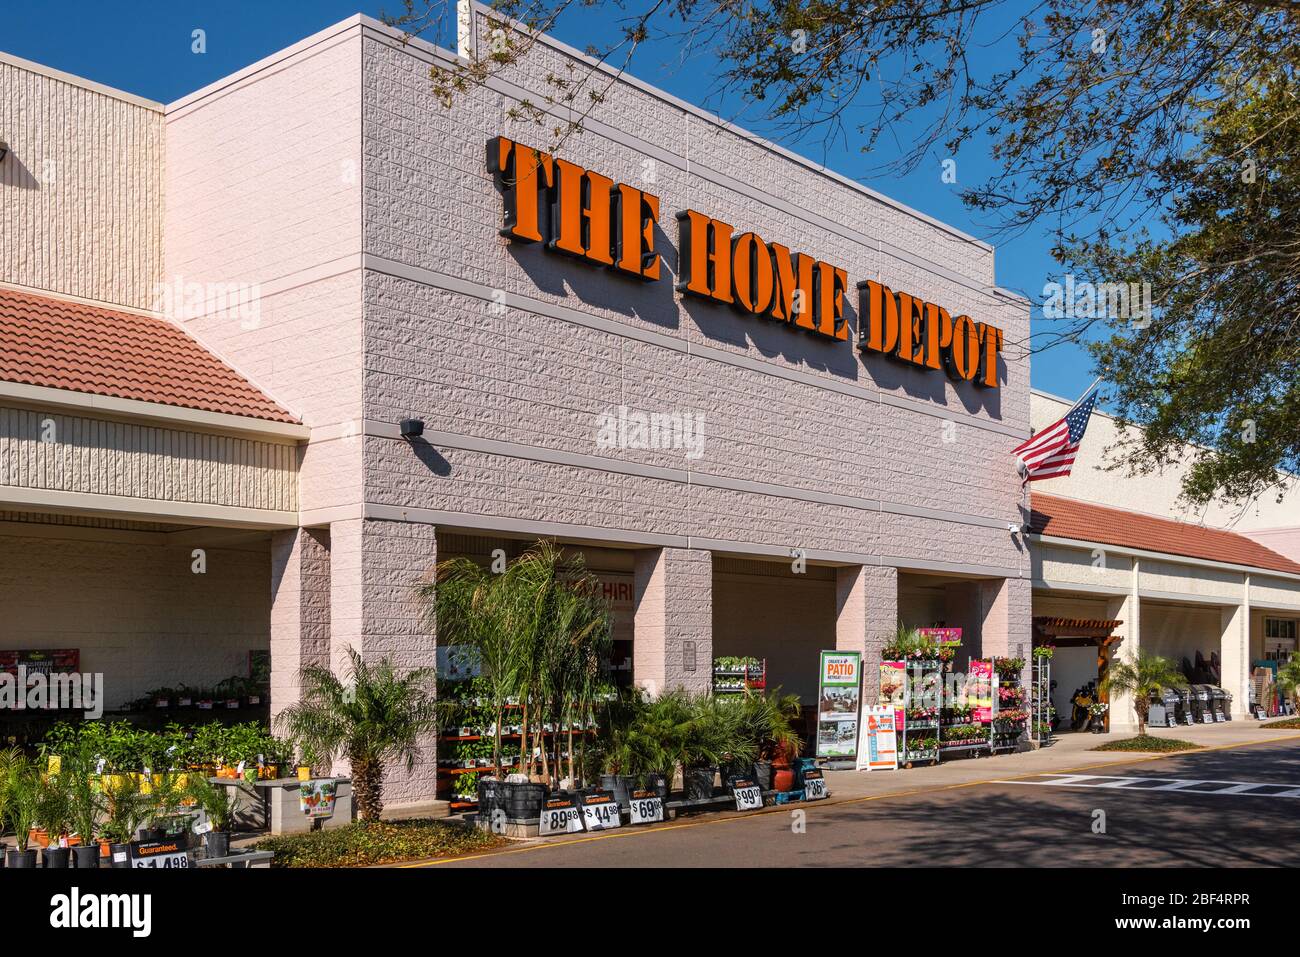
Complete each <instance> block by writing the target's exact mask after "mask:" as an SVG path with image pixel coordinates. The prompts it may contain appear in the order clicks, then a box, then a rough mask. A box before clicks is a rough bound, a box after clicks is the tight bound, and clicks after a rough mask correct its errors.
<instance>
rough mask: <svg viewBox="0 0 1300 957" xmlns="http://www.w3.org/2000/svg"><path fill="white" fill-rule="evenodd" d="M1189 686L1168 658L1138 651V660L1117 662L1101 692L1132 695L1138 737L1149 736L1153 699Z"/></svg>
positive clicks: (1113, 664)
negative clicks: (1148, 726) (1154, 696)
mask: <svg viewBox="0 0 1300 957" xmlns="http://www.w3.org/2000/svg"><path fill="white" fill-rule="evenodd" d="M1186 685H1187V679H1186V678H1184V677H1183V675H1182V672H1180V671H1179V670H1178V669H1177V667H1175V666H1174V663H1173V662H1172V661H1170V660H1169V659H1168V658H1162V657H1160V656H1159V655H1152V654H1148V653H1147V652H1145V651H1140V652H1138V656H1137V660H1136V661H1132V662H1129V661H1114V662H1111V665H1110V668H1109V669H1108V670H1107V671H1106V677H1105V678H1103V679H1102V682H1101V690H1102V691H1103V692H1104V693H1106V694H1107V695H1110V696H1114V695H1130V696H1132V698H1133V710H1134V711H1136V712H1137V719H1138V734H1139V735H1143V734H1146V733H1147V715H1148V714H1150V713H1151V696H1152V695H1157V694H1160V693H1161V692H1162V691H1164V690H1165V689H1166V688H1182V687H1185V686H1186Z"/></svg>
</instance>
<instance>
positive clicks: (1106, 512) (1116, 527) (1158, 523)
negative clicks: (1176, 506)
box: [1029, 492, 1300, 575]
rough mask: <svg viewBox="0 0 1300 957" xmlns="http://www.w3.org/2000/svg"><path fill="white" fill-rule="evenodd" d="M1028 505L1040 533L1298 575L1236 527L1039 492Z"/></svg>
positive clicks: (1291, 564) (1289, 564) (1295, 569)
mask: <svg viewBox="0 0 1300 957" xmlns="http://www.w3.org/2000/svg"><path fill="white" fill-rule="evenodd" d="M1031 506H1032V509H1033V511H1032V514H1031V515H1030V520H1029V525H1030V530H1031V531H1034V532H1038V533H1040V534H1043V535H1052V536H1054V537H1056V538H1072V539H1076V540H1078V541H1083V542H1095V543H1097V544H1099V545H1118V546H1121V547H1123V548H1138V549H1142V550H1144V551H1148V552H1165V553H1166V554H1169V555H1181V556H1184V557H1187V558H1203V559H1208V560H1209V561H1214V562H1225V563H1227V564H1230V565H1249V566H1250V567H1252V568H1263V569H1268V570H1270V571H1279V572H1290V573H1291V574H1293V575H1300V564H1297V563H1296V562H1293V561H1291V559H1289V558H1286V557H1284V556H1282V555H1279V554H1278V553H1277V552H1275V551H1272V550H1270V549H1268V548H1265V547H1264V546H1263V545H1261V544H1259V542H1256V541H1254V540H1253V539H1250V538H1247V537H1246V536H1245V535H1238V534H1237V533H1235V532H1225V531H1220V530H1219V529H1215V528H1205V527H1204V526H1201V525H1189V524H1187V523H1186V522H1176V521H1174V520H1173V519H1169V518H1157V517H1156V516H1154V515H1143V514H1141V513H1139V512H1128V511H1125V510H1124V509H1119V508H1108V507H1107V506H1104V505H1094V504H1092V503H1091V502H1080V501H1078V500H1077V499H1072V498H1058V497H1057V496H1055V495H1043V494H1042V493H1038V492H1036V493H1034V495H1033V498H1032V500H1031Z"/></svg>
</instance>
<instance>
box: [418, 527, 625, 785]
mask: <svg viewBox="0 0 1300 957" xmlns="http://www.w3.org/2000/svg"><path fill="white" fill-rule="evenodd" d="M420 595H421V597H422V598H423V600H424V602H425V604H426V607H427V610H428V616H429V619H430V621H431V623H432V622H434V621H436V623H437V632H438V636H439V641H440V642H444V643H446V644H451V645H464V646H467V647H471V648H474V649H475V650H476V651H477V652H478V655H479V660H480V663H481V667H482V684H481V686H480V687H481V688H482V689H483V691H484V697H485V698H486V699H487V700H488V701H489V703H490V706H491V708H492V711H493V713H494V718H495V724H496V725H497V727H498V729H499V728H500V727H501V725H502V724H503V723H504V721H505V710H506V706H507V705H508V704H509V703H511V702H513V701H517V702H520V703H521V704H522V705H523V708H522V709H521V715H520V718H521V721H522V722H523V723H524V724H525V727H524V734H525V740H529V739H536V736H537V735H538V733H539V731H540V729H541V728H542V727H543V726H545V725H550V726H552V727H558V728H573V727H585V726H586V725H588V724H589V723H590V722H591V721H592V719H593V717H594V713H595V709H596V707H597V704H598V702H599V701H600V700H602V699H603V698H604V697H605V696H606V695H607V693H608V692H609V689H610V686H609V682H608V679H607V676H606V674H605V667H606V663H607V662H608V660H609V654H610V649H611V647H612V633H611V625H610V616H609V606H608V603H607V602H606V601H605V599H604V596H603V592H602V589H601V585H600V581H599V579H597V578H596V577H595V576H594V575H592V574H591V573H590V572H588V571H587V569H586V566H585V565H584V563H583V559H582V557H581V556H580V555H572V556H566V555H565V553H564V551H563V549H561V548H560V547H559V546H557V545H555V544H554V543H553V542H549V541H541V542H538V543H537V544H536V545H535V546H533V547H532V548H530V549H528V551H526V552H524V554H522V555H520V556H519V557H518V558H517V559H515V560H514V561H513V562H511V563H510V564H508V565H507V566H506V567H505V569H504V571H502V572H500V573H499V574H498V573H494V572H493V571H492V570H491V569H490V568H485V567H483V566H482V565H479V564H478V563H476V562H474V561H471V560H469V559H467V558H458V559H452V560H450V561H446V562H443V563H442V564H440V565H439V566H438V571H437V576H436V581H435V582H430V583H428V584H426V585H424V586H422V587H421V589H420ZM562 738H563V735H560V734H556V735H555V736H554V737H553V738H552V739H551V742H550V744H551V748H550V749H543V758H542V763H543V766H544V767H545V768H547V770H549V772H550V776H551V778H552V780H553V781H558V779H559V778H560V777H561V776H562V770H561V767H560V765H561V760H562V759H561V757H560V752H561V750H562V747H567V750H568V751H569V754H570V757H569V776H570V777H574V776H576V774H577V771H578V769H579V759H578V757H577V756H576V755H575V754H574V751H575V750H577V748H578V747H580V742H576V741H575V742H574V743H573V745H572V746H567V745H563V744H562V740H561V739H562ZM524 750H525V753H530V751H531V749H530V748H528V747H526V748H525V749H524ZM497 752H498V753H497V754H496V756H495V758H494V761H493V765H494V769H495V771H496V773H497V774H498V775H499V774H500V773H501V770H502V766H501V757H500V754H499V742H498V745H497ZM552 758H553V759H554V760H553V762H552V760H551V759H552ZM531 763H532V761H531V757H530V759H529V764H530V765H531ZM526 770H531V767H530V768H527V769H526Z"/></svg>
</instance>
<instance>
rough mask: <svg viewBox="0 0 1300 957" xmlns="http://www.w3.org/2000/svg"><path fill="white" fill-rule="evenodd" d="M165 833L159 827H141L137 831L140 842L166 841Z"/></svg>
mask: <svg viewBox="0 0 1300 957" xmlns="http://www.w3.org/2000/svg"><path fill="white" fill-rule="evenodd" d="M166 837H167V832H166V831H164V830H163V829H162V828H160V827H142V828H140V831H139V838H140V840H141V841H162V840H166Z"/></svg>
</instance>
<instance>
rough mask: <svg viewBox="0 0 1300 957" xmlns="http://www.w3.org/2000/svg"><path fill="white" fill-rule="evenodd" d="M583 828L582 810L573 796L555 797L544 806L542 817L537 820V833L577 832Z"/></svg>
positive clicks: (543, 834) (543, 835)
mask: <svg viewBox="0 0 1300 957" xmlns="http://www.w3.org/2000/svg"><path fill="white" fill-rule="evenodd" d="M581 830H582V812H581V811H579V810H578V805H577V803H576V802H575V801H574V800H573V799H572V798H555V799H553V800H550V801H547V802H546V803H545V804H544V805H543V806H542V817H541V820H539V821H538V822H537V833H538V834H539V835H540V836H542V837H546V836H547V835H550V834H576V833H578V832H579V831H581Z"/></svg>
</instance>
